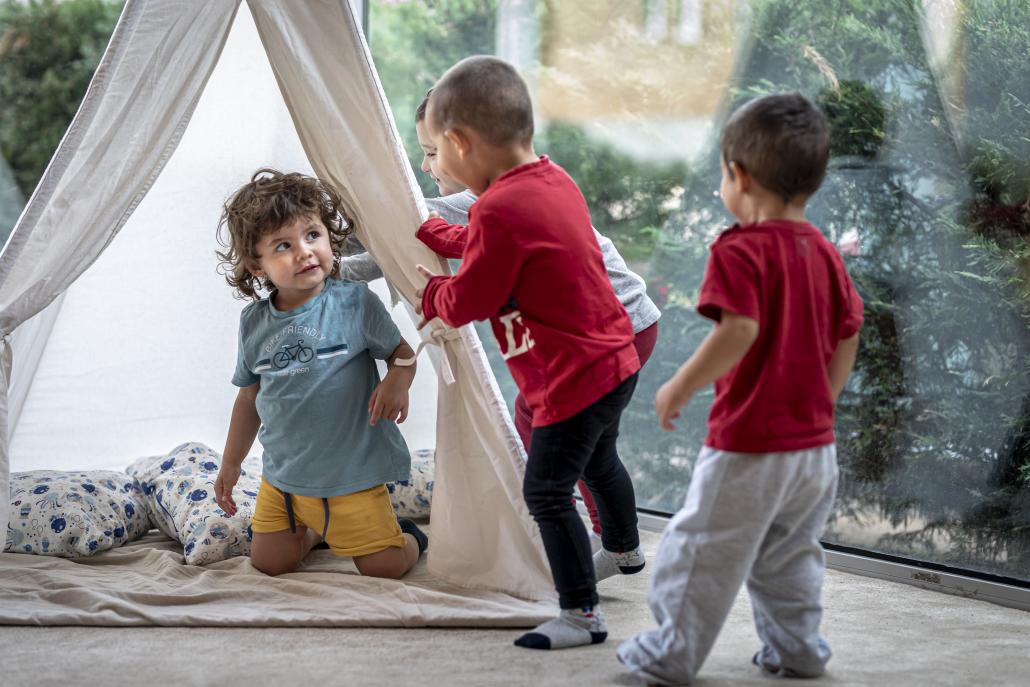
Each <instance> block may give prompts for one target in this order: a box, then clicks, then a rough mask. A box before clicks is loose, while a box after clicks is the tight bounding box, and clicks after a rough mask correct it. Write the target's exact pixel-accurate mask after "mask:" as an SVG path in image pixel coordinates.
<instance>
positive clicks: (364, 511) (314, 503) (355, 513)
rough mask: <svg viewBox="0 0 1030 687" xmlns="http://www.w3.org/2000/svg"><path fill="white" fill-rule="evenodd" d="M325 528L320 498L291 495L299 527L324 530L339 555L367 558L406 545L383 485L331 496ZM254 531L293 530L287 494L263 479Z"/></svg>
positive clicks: (256, 507) (256, 505) (255, 515)
mask: <svg viewBox="0 0 1030 687" xmlns="http://www.w3.org/2000/svg"><path fill="white" fill-rule="evenodd" d="M324 501H326V502H328V506H329V523H328V525H329V526H328V527H326V505H325V504H324V503H323V499H322V498H319V497H317V496H297V495H295V494H291V495H290V503H291V505H292V507H293V514H294V521H295V523H296V526H297V527H302V526H303V527H310V528H311V529H313V530H315V532H317V533H318V534H322V531H323V530H325V533H326V534H325V540H326V542H327V543H328V544H329V548H330V549H331V550H332V552H333V553H335V554H336V555H337V556H365V555H367V554H370V553H377V552H379V551H382V550H383V549H386V548H389V547H391V546H400V547H403V546H404V534H403V533H402V532H401V527H400V525H398V524H397V516H396V515H395V514H394V512H393V506H392V505H391V504H390V494H389V493H388V492H387V491H386V485H384V484H380V485H379V486H377V487H372V488H371V489H365V490H364V491H359V492H356V493H354V494H346V495H344V496H330V497H328V498H327V499H324ZM251 527H252V528H253V531H254V532H259V533H270V532H282V531H283V530H289V529H290V516H289V513H288V511H287V509H286V495H285V494H283V492H281V491H279V490H278V489H276V488H275V487H274V486H272V485H271V484H269V483H268V482H267V481H265V478H264V477H262V478H261V488H260V489H259V490H258V495H257V503H256V504H254V518H253V520H252V522H251Z"/></svg>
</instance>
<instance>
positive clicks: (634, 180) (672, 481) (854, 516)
mask: <svg viewBox="0 0 1030 687" xmlns="http://www.w3.org/2000/svg"><path fill="white" fill-rule="evenodd" d="M1028 27H1030V6H1028V5H1027V4H1026V3H1023V2H1013V1H1010V0H986V1H984V2H971V1H969V2H962V1H961V0H947V1H946V0H925V1H921V0H842V1H841V2H835V3H825V2H821V1H819V0H754V1H752V2H749V3H742V2H735V1H734V0H700V1H697V2H694V1H686V0H685V1H683V2H671V1H670V2H664V1H662V2H652V1H651V0H637V1H635V2H616V1H609V2H604V1H602V2H586V1H571V0H570V1H569V2H564V1H563V2H561V3H557V2H543V1H537V2H534V1H531V0H522V1H516V0H512V1H510V2H501V3H497V2H488V1H486V0H479V1H477V0H462V1H458V0H452V1H449V2H448V1H443V2H433V3H415V2H398V1H394V2H386V1H385V0H383V1H381V2H376V3H374V4H373V7H372V13H371V44H372V49H373V53H374V55H375V58H376V64H377V66H378V68H379V70H380V73H381V74H382V76H383V80H384V86H385V88H386V92H387V96H388V97H389V99H390V102H391V103H392V105H393V106H394V114H395V116H396V118H397V121H398V123H399V125H400V128H401V130H402V132H404V135H405V137H406V145H407V146H408V150H409V152H410V153H411V154H412V156H413V161H414V162H415V163H416V164H417V162H418V161H419V160H418V159H417V158H415V152H416V151H417V146H416V145H415V144H414V134H413V131H412V117H413V112H414V108H415V106H416V105H417V104H418V102H419V101H420V100H421V98H422V96H423V94H424V92H425V90H426V89H427V88H428V87H429V86H431V85H432V83H433V81H434V80H435V79H436V78H437V77H438V76H439V75H440V74H441V73H442V72H443V71H444V70H445V69H446V68H447V67H449V66H450V65H451V64H453V63H454V62H455V61H457V60H458V59H460V58H461V57H464V56H466V55H469V54H474V53H484V52H485V53H497V54H501V55H502V56H504V57H505V58H507V59H509V60H511V61H513V62H515V63H516V64H517V65H518V66H519V67H520V69H522V70H523V72H524V73H525V74H526V75H527V77H528V80H529V81H530V84H531V87H532V88H533V90H534V100H535V103H536V106H537V110H538V112H537V116H538V118H537V121H538V136H537V139H536V143H537V148H538V150H539V151H541V152H547V153H549V154H550V155H551V156H552V157H553V158H554V159H555V160H556V161H557V162H558V163H559V164H561V165H562V166H564V167H565V168H566V169H567V170H568V171H569V172H570V173H571V174H572V176H573V177H574V178H575V179H576V181H577V182H578V183H579V185H580V186H581V188H582V189H583V192H584V195H585V196H586V198H587V201H588V203H589V204H590V208H591V212H592V216H593V219H594V223H595V225H596V226H597V228H598V229H599V230H600V231H601V232H602V233H604V234H606V235H608V236H609V237H610V238H611V239H612V240H613V241H615V243H616V245H617V246H618V248H619V250H620V251H621V252H622V254H623V256H624V257H625V258H626V259H627V261H628V262H629V263H630V265H631V267H633V268H634V269H635V270H637V271H638V272H639V273H640V274H641V275H642V276H644V277H645V278H646V279H647V281H648V285H649V292H650V294H651V296H652V298H653V299H654V300H655V301H656V302H657V303H658V304H659V306H660V307H661V308H662V310H663V312H664V314H663V317H662V320H661V322H660V334H659V342H658V347H657V349H656V351H655V353H654V356H653V358H652V360H651V362H650V363H648V365H647V367H646V368H645V369H644V371H643V373H642V375H641V381H640V385H639V387H638V390H637V393H636V398H635V400H634V402H633V404H632V406H631V407H630V409H629V410H628V411H627V414H626V417H625V419H624V421H623V426H622V427H623V430H622V438H621V451H622V455H623V458H624V460H625V462H626V464H627V467H628V468H629V469H630V471H631V473H632V475H633V479H634V482H635V484H636V487H637V494H638V501H639V503H640V505H641V506H645V507H650V508H654V509H657V510H661V511H667V512H672V511H675V510H677V509H678V508H679V507H680V505H681V504H682V500H683V497H684V495H685V490H686V485H687V484H688V482H689V477H690V472H691V469H692V464H693V460H694V457H695V456H696V454H697V451H698V449H699V448H700V446H701V443H702V441H703V440H704V435H705V420H706V417H707V413H708V404H709V403H710V400H711V394H710V392H709V393H708V394H707V395H702V396H701V397H699V398H696V399H695V400H694V401H693V402H692V404H691V406H689V407H688V408H687V410H686V412H685V413H684V417H683V419H682V420H681V422H680V425H679V429H678V431H677V432H675V433H672V434H664V433H662V432H660V431H659V429H658V426H657V423H656V421H655V418H654V413H653V410H652V399H653V396H654V392H655V390H656V389H657V387H658V385H659V384H660V383H661V382H662V381H664V380H665V379H667V378H668V377H669V376H670V375H671V374H672V373H673V371H674V370H675V369H676V367H678V365H679V364H680V363H682V361H683V360H685V359H686V357H687V356H688V355H689V353H690V352H691V351H692V350H693V349H694V348H695V347H696V346H697V345H698V343H699V342H700V340H701V339H702V338H703V336H704V335H705V334H706V333H707V331H708V330H709V327H710V325H709V323H708V322H706V321H704V320H702V318H700V317H699V316H698V315H697V314H696V313H695V312H694V310H693V300H694V298H695V296H696V291H697V287H698V285H699V283H700V280H701V276H702V270H703V266H704V263H705V259H706V257H707V249H708V245H709V244H710V242H711V241H712V240H713V238H714V237H715V235H716V234H717V233H718V232H719V231H720V230H721V229H723V228H724V227H725V226H727V224H728V222H729V221H730V218H729V217H728V216H727V215H726V214H725V211H724V210H723V209H722V207H721V204H720V202H719V200H718V198H717V197H716V195H715V190H716V188H717V186H718V180H719V172H718V156H717V138H716V136H717V132H718V131H719V128H720V126H721V123H722V120H723V119H724V117H725V114H726V113H727V112H728V111H729V110H730V109H732V107H733V106H735V105H736V104H738V103H739V102H741V101H742V100H744V99H746V98H748V97H751V96H753V95H757V94H762V93H768V92H773V91H783V90H799V91H801V92H803V93H805V94H806V95H808V96H809V97H811V98H813V99H814V100H817V101H818V102H819V103H820V105H821V106H822V107H823V109H824V110H825V112H826V113H827V116H828V118H829V119H830V122H831V126H832V130H833V160H832V162H831V166H830V170H829V173H828V175H827V180H826V182H825V184H824V187H823V189H822V190H820V192H819V193H818V194H817V196H816V197H815V198H814V199H813V201H812V203H811V205H810V207H811V218H812V220H813V222H814V223H815V224H816V225H818V226H819V227H820V228H822V229H823V230H824V231H825V232H826V234H827V236H828V238H829V239H830V240H831V241H833V242H834V243H835V244H837V245H838V246H839V248H840V250H841V252H842V253H843V254H844V255H845V259H846V262H847V265H848V268H849V270H850V271H851V273H852V275H853V278H854V280H855V282H856V284H857V285H858V288H859V290H860V291H861V293H862V296H863V298H864V300H865V302H866V325H865V327H864V329H863V332H862V347H861V350H860V354H859V361H858V365H857V368H856V372H855V374H854V376H853V378H852V379H851V381H850V382H849V385H848V388H847V389H846V391H845V394H844V395H843V397H842V399H841V404H840V408H839V414H838V442H839V455H840V463H841V473H842V478H841V482H840V492H839V498H838V503H837V509H836V512H835V514H834V516H833V518H832V520H831V522H830V524H829V528H828V531H827V535H826V539H827V541H831V542H835V543H840V544H845V545H849V546H856V547H861V548H865V549H869V550H873V551H880V552H885V553H891V554H896V555H901V556H906V557H911V558H915V559H921V560H926V561H931V562H936V563H942V564H947V565H952V566H955V567H960V568H965V569H969V570H976V571H982V572H988V573H994V574H999V575H1004V576H1008V577H1011V578H1016V579H1020V580H1024V581H1026V580H1030V333H1028V320H1030V246H1028V236H1030V109H1028V108H1030V105H1028V104H1030V63H1028V62H1027V61H1026V59H1025V57H1026V55H1027V54H1030V28H1028ZM423 183H424V186H423V188H424V190H425V191H426V193H427V194H430V195H432V194H433V193H434V192H435V190H434V189H433V187H432V185H431V183H429V182H428V180H425V179H423ZM491 339H492V337H490V336H484V340H485V341H486V342H487V344H488V346H490V345H491ZM493 362H494V368H495V370H496V371H497V373H498V379H499V380H500V381H501V382H502V386H504V385H507V386H505V387H504V388H505V389H506V391H508V392H511V391H513V388H512V386H511V383H510V377H509V375H508V373H507V372H506V370H505V369H504V365H503V363H502V361H501V360H500V357H499V356H495V358H494V360H493Z"/></svg>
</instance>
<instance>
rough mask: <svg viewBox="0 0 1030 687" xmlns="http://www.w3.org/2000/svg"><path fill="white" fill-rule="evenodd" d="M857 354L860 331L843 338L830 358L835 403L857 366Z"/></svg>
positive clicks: (831, 383)
mask: <svg viewBox="0 0 1030 687" xmlns="http://www.w3.org/2000/svg"><path fill="white" fill-rule="evenodd" d="M857 354H858V332H855V333H854V334H853V335H851V336H849V337H848V338H846V339H841V341H840V342H839V343H838V344H837V350H835V351H834V352H833V357H831V358H830V365H829V367H828V368H827V372H828V373H829V376H830V393H831V398H833V402H834V403H836V402H837V397H838V396H840V392H841V391H843V390H844V383H845V382H847V381H848V375H850V374H851V370H852V369H853V368H854V367H855V356H856V355H857Z"/></svg>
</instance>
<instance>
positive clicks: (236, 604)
mask: <svg viewBox="0 0 1030 687" xmlns="http://www.w3.org/2000/svg"><path fill="white" fill-rule="evenodd" d="M557 612H558V609H557V607H555V606H552V605H550V604H547V603H540V602H532V601H526V600H523V599H518V598H516V597H513V596H509V595H507V594H503V593H500V592H488V591H480V590H472V589H462V588H460V587H455V586H453V585H448V584H445V583H443V582H440V581H438V580H436V579H434V578H433V577H432V576H430V575H429V573H427V572H426V566H425V559H424V557H423V559H422V560H420V561H419V563H418V564H417V565H416V566H415V568H414V569H413V570H412V571H411V572H409V573H408V574H407V576H405V578H404V579H403V580H383V579H376V578H371V577H362V576H360V575H358V573H357V570H356V569H355V568H354V564H353V563H352V562H351V560H350V559H349V558H337V557H336V556H334V555H333V554H332V553H330V552H329V551H325V550H319V551H313V552H311V554H309V555H308V557H307V558H306V559H305V561H304V563H303V565H302V567H301V569H300V570H299V571H298V572H295V573H291V574H289V575H282V576H280V577H268V576H267V575H264V574H262V573H260V572H258V571H257V570H255V569H254V568H253V567H252V566H251V564H250V559H249V558H245V557H238V558H232V559H229V560H227V561H222V562H220V563H214V564H212V565H209V566H204V567H199V566H188V565H186V564H185V563H184V559H183V557H182V548H181V547H180V545H179V544H178V542H175V541H173V540H171V539H168V538H167V537H165V536H164V535H163V534H161V533H159V532H157V531H156V530H155V531H152V532H151V533H150V534H148V535H147V536H146V537H144V538H143V539H140V540H138V541H136V542H133V543H131V544H128V545H126V546H124V547H122V548H119V549H114V550H111V551H106V552H104V553H101V554H98V555H96V556H93V557H91V558H80V559H76V560H70V559H65V558H54V557H49V556H32V555H27V554H10V553H7V554H0V625H107V626H127V625H161V626H232V627H243V626H250V627H292V626H305V627H312V626H317V627H355V626H358V627H430V626H432V627H529V626H533V625H536V624H537V623H539V622H541V621H543V620H546V619H547V618H549V617H553V616H555V615H557Z"/></svg>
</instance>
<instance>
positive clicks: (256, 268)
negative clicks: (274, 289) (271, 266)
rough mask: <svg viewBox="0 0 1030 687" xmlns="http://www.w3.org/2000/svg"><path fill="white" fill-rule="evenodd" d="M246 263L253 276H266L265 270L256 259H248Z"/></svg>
mask: <svg viewBox="0 0 1030 687" xmlns="http://www.w3.org/2000/svg"><path fill="white" fill-rule="evenodd" d="M244 265H245V267H246V268H247V271H248V272H250V275H251V276H252V277H254V278H255V279H263V278H264V276H265V273H264V270H262V269H261V265H259V264H257V263H256V262H255V261H253V260H247V261H246V262H245V263H244Z"/></svg>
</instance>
